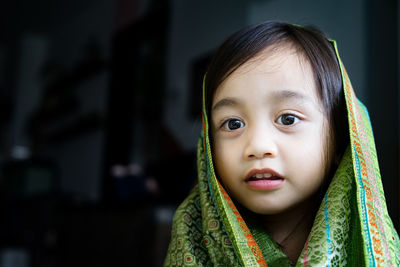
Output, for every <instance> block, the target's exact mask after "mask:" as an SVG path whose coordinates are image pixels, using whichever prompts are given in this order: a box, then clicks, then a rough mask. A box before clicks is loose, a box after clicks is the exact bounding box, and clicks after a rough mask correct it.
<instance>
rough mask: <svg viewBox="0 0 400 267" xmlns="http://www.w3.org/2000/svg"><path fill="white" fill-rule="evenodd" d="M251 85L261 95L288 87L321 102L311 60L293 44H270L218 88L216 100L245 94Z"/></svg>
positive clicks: (296, 92) (288, 90)
mask: <svg viewBox="0 0 400 267" xmlns="http://www.w3.org/2000/svg"><path fill="white" fill-rule="evenodd" d="M249 88H251V89H252V90H251V92H252V93H253V94H254V93H256V94H259V96H262V95H266V94H271V93H273V94H277V93H279V91H285V93H284V94H283V95H285V94H286V95H287V92H293V93H295V94H298V95H303V96H306V97H307V98H310V99H311V100H312V101H313V102H315V103H316V104H319V102H320V101H319V99H318V95H317V88H316V84H315V79H314V74H313V70H312V67H311V64H310V63H309V61H308V60H307V59H306V58H305V56H304V55H303V54H302V53H300V52H298V51H297V50H296V49H295V48H294V47H293V46H292V45H283V46H271V47H268V48H267V49H265V50H263V51H262V52H261V53H260V54H258V55H257V56H256V57H254V58H252V59H250V60H248V61H247V62H246V63H244V64H243V65H241V66H240V67H239V68H238V69H236V70H235V71H234V72H233V73H232V74H231V75H230V76H229V77H228V78H227V79H225V80H224V82H223V83H222V84H221V85H220V86H219V87H218V88H217V90H216V92H215V95H214V98H213V103H215V101H216V100H218V99H221V98H224V97H235V95H237V96H238V97H239V98H240V97H241V96H242V97H243V94H246V92H247V91H250V90H248V89H249ZM246 89H247V90H246ZM298 99H300V98H298Z"/></svg>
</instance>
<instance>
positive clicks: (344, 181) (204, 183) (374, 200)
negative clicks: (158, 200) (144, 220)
mask: <svg viewBox="0 0 400 267" xmlns="http://www.w3.org/2000/svg"><path fill="white" fill-rule="evenodd" d="M330 42H331V44H332V45H333V47H334V50H335V53H336V57H337V60H338V62H339V67H340V71H341V76H342V81H343V90H344V97H345V102H346V107H347V118H348V125H349V140H350V144H349V146H348V148H347V149H346V151H345V153H344V155H343V156H342V158H341V161H340V163H339V166H338V168H337V170H336V172H335V174H334V176H333V178H332V180H331V182H330V184H329V186H328V189H327V190H326V192H325V195H324V196H323V198H322V201H321V204H320V206H319V209H318V211H317V213H316V217H315V220H314V223H313V226H312V229H311V232H310V234H309V236H308V238H307V240H306V243H305V244H304V248H303V250H302V252H301V255H300V257H299V258H298V261H297V263H296V266H344V265H347V266H400V241H399V236H398V234H397V232H396V230H395V228H394V226H393V223H392V220H391V219H390V217H389V215H388V211H387V207H386V202H385V197H384V192H383V187H382V181H381V176H380V171H379V165H378V160H377V154H376V149H375V142H374V137H373V133H372V128H371V123H370V119H369V116H368V111H367V109H366V107H365V106H364V105H363V104H362V103H361V102H360V101H359V100H358V99H357V98H356V96H355V93H354V91H353V88H352V85H351V83H350V80H349V77H348V75H347V72H346V70H345V68H344V66H343V63H342V61H341V60H340V57H339V54H338V50H337V46H336V42H335V41H332V40H330ZM204 92H205V88H204V85H203V113H202V115H203V129H202V132H201V136H200V139H199V142H198V149H197V165H198V185H197V186H196V187H195V188H194V189H193V190H192V192H191V194H190V195H189V196H188V197H187V198H186V199H185V201H184V202H183V203H182V204H181V205H180V206H179V208H178V209H177V211H176V213H175V216H174V220H173V227H172V238H171V242H170V245H169V248H168V253H167V257H166V259H165V263H164V265H165V266H290V265H291V264H292V263H291V262H290V261H289V259H288V257H287V256H286V255H285V254H284V253H283V252H282V250H281V249H280V248H279V246H278V245H277V244H276V243H275V242H274V241H273V240H272V238H271V237H270V236H269V235H268V233H266V232H265V231H264V230H263V229H261V228H258V227H256V226H254V225H250V224H249V223H248V222H246V221H245V220H244V219H243V217H242V215H241V214H240V212H239V210H238V209H237V207H236V206H235V204H234V202H233V201H232V199H231V197H230V196H229V194H228V193H227V191H226V190H225V189H224V187H223V185H222V184H220V182H219V181H218V179H217V177H216V174H215V171H214V165H213V160H212V153H211V147H210V137H209V122H208V119H209V118H208V117H207V114H206V105H205V100H206V99H205V94H204ZM346 131H347V130H346Z"/></svg>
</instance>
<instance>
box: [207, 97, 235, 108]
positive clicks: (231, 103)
mask: <svg viewBox="0 0 400 267" xmlns="http://www.w3.org/2000/svg"><path fill="white" fill-rule="evenodd" d="M238 105H239V101H238V100H237V99H236V98H232V97H227V98H223V99H221V100H220V101H218V102H217V103H216V104H215V105H214V106H213V107H212V110H213V111H216V110H218V109H220V108H222V107H235V106H238Z"/></svg>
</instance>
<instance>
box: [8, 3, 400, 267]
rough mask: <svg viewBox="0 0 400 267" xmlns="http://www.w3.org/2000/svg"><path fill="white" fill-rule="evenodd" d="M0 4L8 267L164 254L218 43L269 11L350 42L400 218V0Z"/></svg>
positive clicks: (128, 262)
mask: <svg viewBox="0 0 400 267" xmlns="http://www.w3.org/2000/svg"><path fill="white" fill-rule="evenodd" d="M297 2H299V3H297ZM0 12H1V13H0V33H1V35H0V193H1V194H0V266H5V267H11V266H13V267H14V266H21V267H25V266H161V265H162V262H163V259H164V256H165V252H166V248H167V245H168V242H169V231H170V227H171V220H172V215H173V212H174V210H175V209H176V207H177V205H179V203H180V202H181V201H182V200H183V199H184V197H185V196H186V195H187V194H188V192H189V190H190V188H191V187H192V186H193V184H194V183H195V179H196V170H195V162H196V161H195V148H196V143H197V137H198V134H199V131H200V116H199V115H200V88H201V87H200V86H201V80H202V75H203V74H204V71H205V68H206V66H207V64H208V61H209V58H210V54H211V53H212V51H214V49H215V48H216V47H217V45H218V44H220V43H221V42H222V41H223V40H224V39H225V38H226V37H227V36H228V35H229V34H230V33H232V32H233V31H235V30H237V29H239V28H241V27H243V26H245V25H249V24H254V23H258V22H261V21H264V20H271V19H275V20H276V19H278V20H285V21H288V22H292V23H298V24H305V25H310V24H311V25H316V26H318V27H320V28H321V29H322V30H323V31H325V32H326V33H327V34H328V35H329V36H330V37H331V38H333V39H336V40H337V42H338V46H339V51H340V53H341V57H342V60H343V61H344V63H345V65H346V68H347V71H348V73H349V75H350V78H351V80H352V83H353V86H354V88H355V91H356V94H357V95H358V97H359V98H360V99H361V100H362V101H363V102H364V103H365V104H366V105H367V107H368V108H369V111H370V116H371V120H372V124H373V127H374V131H375V138H376V139H375V141H376V144H377V149H378V156H379V162H380V167H381V173H382V180H383V183H384V188H385V193H386V199H387V204H388V208H389V212H390V215H391V217H392V219H393V221H394V223H395V226H396V227H397V229H399V227H400V224H399V203H400V201H399V181H398V180H399V164H398V163H399V155H398V153H399V135H398V132H399V119H398V118H399V116H398V115H399V106H398V103H399V99H400V98H399V93H398V92H399V78H398V77H399V62H400V58H399V42H398V40H399V23H400V18H399V13H400V9H399V6H398V1H396V0H392V1H388V0H386V1H379V3H378V2H377V1H372V0H367V1H363V0H355V1H345V0H338V1H330V2H328V1H324V2H322V1H317V0H307V1H290V0H279V1H278V0H275V1H272V0H265V1H262V0H251V1H245V0H237V1H213V0H203V1H191V0H169V1H168V0H131V1H129V0H114V1H112V0H96V1H94V0H86V1H78V0H70V1H54V0H43V1H28V0H14V1H11V0H4V1H2V2H1V3H0Z"/></svg>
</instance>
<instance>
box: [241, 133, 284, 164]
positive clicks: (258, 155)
mask: <svg viewBox="0 0 400 267" xmlns="http://www.w3.org/2000/svg"><path fill="white" fill-rule="evenodd" d="M275 139H276V138H275V136H274V133H273V130H270V129H260V128H258V129H254V130H251V131H249V132H248V135H247V144H246V148H245V150H244V153H245V155H244V156H245V158H247V159H262V158H266V157H271V158H273V157H276V156H277V154H278V146H277V143H276V140H275Z"/></svg>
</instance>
